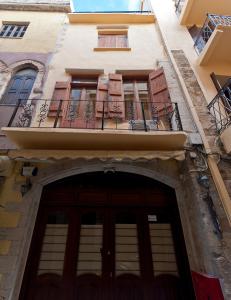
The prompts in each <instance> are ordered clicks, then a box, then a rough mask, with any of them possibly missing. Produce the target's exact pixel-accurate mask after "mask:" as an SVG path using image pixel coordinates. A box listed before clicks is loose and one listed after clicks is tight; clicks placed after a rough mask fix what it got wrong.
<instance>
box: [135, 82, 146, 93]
mask: <svg viewBox="0 0 231 300" xmlns="http://www.w3.org/2000/svg"><path fill="white" fill-rule="evenodd" d="M136 84H137V88H138V90H139V91H142V90H143V91H148V83H147V81H137V82H136Z"/></svg>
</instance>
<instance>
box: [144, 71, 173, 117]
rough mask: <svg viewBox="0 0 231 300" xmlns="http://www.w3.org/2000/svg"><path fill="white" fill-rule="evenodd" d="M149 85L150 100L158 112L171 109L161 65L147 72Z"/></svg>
mask: <svg viewBox="0 0 231 300" xmlns="http://www.w3.org/2000/svg"><path fill="white" fill-rule="evenodd" d="M149 87H150V97H151V101H152V102H153V103H155V107H156V109H157V112H158V114H159V115H161V114H164V113H165V111H167V112H169V111H170V110H171V109H172V105H171V99H170V94H169V90H168V85H167V81H166V77H165V74H164V70H163V68H162V67H161V68H160V69H158V70H155V71H153V72H151V73H150V74H149Z"/></svg>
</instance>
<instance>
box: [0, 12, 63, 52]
mask: <svg viewBox="0 0 231 300" xmlns="http://www.w3.org/2000/svg"><path fill="white" fill-rule="evenodd" d="M64 18H65V14H64V13H50V12H32V11H30V12H27V11H17V12H16V11H1V12H0V21H1V24H0V25H1V26H2V21H10V22H12V23H14V22H29V23H30V24H29V26H28V28H27V30H26V33H25V35H24V36H23V38H21V39H12V38H0V51H3V52H38V53H46V52H50V51H52V50H53V49H54V46H55V44H56V40H57V34H58V32H59V31H60V28H61V24H62V23H63V20H64Z"/></svg>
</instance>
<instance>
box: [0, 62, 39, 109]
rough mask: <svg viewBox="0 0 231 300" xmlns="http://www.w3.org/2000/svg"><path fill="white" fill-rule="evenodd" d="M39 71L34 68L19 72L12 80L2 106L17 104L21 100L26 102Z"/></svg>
mask: <svg viewBox="0 0 231 300" xmlns="http://www.w3.org/2000/svg"><path fill="white" fill-rule="evenodd" d="M36 76H37V71H36V70H35V69H32V68H26V69H22V70H19V71H18V72H17V73H15V75H14V76H13V77H12V78H11V80H10V83H9V85H8V87H7V89H6V91H5V93H4V95H3V98H2V101H1V103H2V104H12V105H14V104H17V103H18V101H19V100H21V102H22V103H23V102H25V101H26V100H27V99H28V97H29V96H30V93H31V90H32V87H33V84H34V81H35V78H36Z"/></svg>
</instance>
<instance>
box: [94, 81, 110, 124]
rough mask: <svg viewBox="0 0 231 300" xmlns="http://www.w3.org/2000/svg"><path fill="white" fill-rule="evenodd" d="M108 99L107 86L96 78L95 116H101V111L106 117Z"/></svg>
mask: <svg viewBox="0 0 231 300" xmlns="http://www.w3.org/2000/svg"><path fill="white" fill-rule="evenodd" d="M107 100H108V86H107V85H106V84H104V83H101V82H100V79H99V80H98V86H97V92H96V108H95V114H96V118H102V117H103V113H104V117H107V105H106V101H107Z"/></svg>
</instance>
